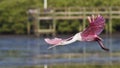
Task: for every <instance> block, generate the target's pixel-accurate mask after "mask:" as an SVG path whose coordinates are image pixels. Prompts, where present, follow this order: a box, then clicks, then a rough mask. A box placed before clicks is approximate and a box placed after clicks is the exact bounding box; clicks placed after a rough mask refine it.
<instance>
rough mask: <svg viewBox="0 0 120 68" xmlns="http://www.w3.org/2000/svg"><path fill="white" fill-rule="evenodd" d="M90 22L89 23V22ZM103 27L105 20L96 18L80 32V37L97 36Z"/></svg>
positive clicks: (100, 17)
mask: <svg viewBox="0 0 120 68" xmlns="http://www.w3.org/2000/svg"><path fill="white" fill-rule="evenodd" d="M89 22H90V21H89ZM104 26H105V19H104V18H103V17H102V16H97V17H96V19H95V20H94V21H92V22H90V23H89V26H88V27H87V28H86V29H85V30H84V31H83V32H82V34H81V35H82V37H88V36H91V35H93V36H94V35H99V34H100V33H101V32H102V31H103V29H104Z"/></svg>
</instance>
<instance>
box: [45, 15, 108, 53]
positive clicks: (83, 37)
mask: <svg viewBox="0 0 120 68" xmlns="http://www.w3.org/2000/svg"><path fill="white" fill-rule="evenodd" d="M87 19H88V22H89V26H88V27H87V28H86V29H85V30H84V31H82V32H79V33H77V34H75V35H74V36H72V37H70V38H68V39H61V38H54V39H49V38H45V41H46V42H47V43H48V44H51V45H53V46H51V47H49V49H50V48H53V47H55V46H58V45H67V44H70V43H73V42H76V41H96V42H98V44H99V45H100V47H101V48H102V49H103V50H105V51H109V49H108V48H106V47H105V46H104V45H103V43H102V39H101V38H100V37H99V36H98V35H99V34H100V33H101V32H102V31H103V29H104V26H105V19H104V18H103V17H102V16H101V15H97V16H96V17H95V16H94V15H92V16H88V18H87Z"/></svg>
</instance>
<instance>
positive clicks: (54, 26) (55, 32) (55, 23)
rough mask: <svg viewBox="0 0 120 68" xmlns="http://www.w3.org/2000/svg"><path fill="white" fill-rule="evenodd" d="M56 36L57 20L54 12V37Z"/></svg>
mask: <svg viewBox="0 0 120 68" xmlns="http://www.w3.org/2000/svg"><path fill="white" fill-rule="evenodd" d="M55 35H56V18H55V13H54V12H53V36H55Z"/></svg>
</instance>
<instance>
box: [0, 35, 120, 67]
mask: <svg viewBox="0 0 120 68" xmlns="http://www.w3.org/2000/svg"><path fill="white" fill-rule="evenodd" d="M44 38H45V37H31V36H0V66H12V65H17V66H19V65H20V66H24V65H42V64H54V63H69V62H70V63H89V62H94V63H95V62H97V63H103V62H104V63H109V62H120V55H117V56H110V55H111V53H112V54H114V53H120V36H112V37H108V36H104V37H103V39H104V41H103V43H104V44H105V46H106V47H108V48H109V49H110V52H105V51H104V50H102V49H101V48H100V47H99V46H98V44H97V43H96V42H75V43H72V44H70V45H66V46H58V47H55V48H53V49H47V48H48V47H49V46H50V45H48V44H47V43H46V42H45V41H44ZM71 53H72V54H74V53H75V54H76V53H77V54H82V55H83V56H84V54H86V53H90V54H93V55H91V56H85V57H77V58H70V55H68V56H67V57H68V58H62V57H60V58H57V57H55V56H54V55H56V54H59V55H62V54H71ZM48 54H49V55H50V56H52V58H47V57H43V58H38V56H39V57H40V56H43V55H48ZM96 54H97V55H96ZM99 54H102V55H103V57H100V56H101V55H100V56H99Z"/></svg>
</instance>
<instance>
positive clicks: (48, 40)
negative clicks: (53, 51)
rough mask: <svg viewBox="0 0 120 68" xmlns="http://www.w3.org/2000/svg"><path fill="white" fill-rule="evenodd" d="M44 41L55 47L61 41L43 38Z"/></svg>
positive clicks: (59, 39)
mask: <svg viewBox="0 0 120 68" xmlns="http://www.w3.org/2000/svg"><path fill="white" fill-rule="evenodd" d="M45 41H46V42H47V43H48V44H51V45H56V44H58V43H60V42H61V41H62V39H61V38H54V39H49V38H45Z"/></svg>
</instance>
